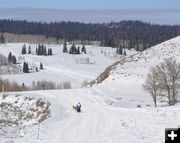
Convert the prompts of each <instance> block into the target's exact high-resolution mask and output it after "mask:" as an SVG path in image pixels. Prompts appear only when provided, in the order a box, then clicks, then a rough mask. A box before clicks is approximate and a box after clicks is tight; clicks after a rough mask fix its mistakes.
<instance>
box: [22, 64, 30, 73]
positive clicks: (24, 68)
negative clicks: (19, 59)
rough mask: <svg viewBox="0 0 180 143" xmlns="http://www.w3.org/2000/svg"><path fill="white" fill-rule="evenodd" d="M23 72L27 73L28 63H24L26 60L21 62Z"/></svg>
mask: <svg viewBox="0 0 180 143" xmlns="http://www.w3.org/2000/svg"><path fill="white" fill-rule="evenodd" d="M23 72H24V73H29V66H28V63H26V62H24V64H23Z"/></svg>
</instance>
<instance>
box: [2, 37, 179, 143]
mask: <svg viewBox="0 0 180 143" xmlns="http://www.w3.org/2000/svg"><path fill="white" fill-rule="evenodd" d="M51 46H52V45H51ZM15 47H16V48H13V45H11V44H9V45H5V46H4V47H3V46H1V48H0V51H1V52H3V53H5V54H8V52H9V51H8V50H12V49H14V54H17V55H18V54H19V53H20V50H21V45H19V51H16V50H17V49H18V48H17V47H18V44H16V46H15ZM91 48H92V49H93V47H91ZM55 49H57V52H55V53H56V54H57V55H54V56H52V57H38V56H33V55H32V56H31V55H26V57H25V58H26V59H27V60H29V61H32V62H35V63H36V62H37V63H38V64H39V62H40V61H41V60H42V61H43V62H44V63H45V67H46V70H44V71H42V72H39V73H31V74H30V75H29V74H27V75H26V74H21V75H13V76H12V75H9V76H7V75H6V76H4V78H9V79H16V80H21V79H22V80H25V81H26V82H28V81H27V80H30V81H31V78H33V79H34V78H35V79H38V78H41V77H43V78H44V77H47V75H48V76H49V77H48V78H49V79H52V80H53V81H56V80H60V79H61V78H62V75H61V74H63V73H64V74H66V73H68V74H66V75H64V76H65V77H68V78H67V79H71V80H72V81H73V79H75V80H74V81H73V82H74V83H75V84H77V85H78V86H79V85H80V82H79V81H80V80H83V79H86V78H89V76H92V78H93V77H95V76H96V75H97V74H99V73H100V72H101V70H103V69H104V68H105V66H107V65H108V64H112V63H113V62H114V61H115V60H114V59H111V58H110V57H109V56H107V57H106V56H104V54H103V55H100V54H97V55H95V53H97V48H95V49H94V50H95V51H96V52H95V51H94V52H93V50H92V55H91V54H89V56H90V55H91V56H90V58H92V59H94V60H95V61H96V64H95V65H93V64H92V65H81V64H80V65H79V64H77V65H76V66H74V63H76V62H75V61H76V58H77V56H71V57H69V56H67V55H65V54H63V53H61V54H58V53H59V52H60V51H61V50H62V49H59V46H57V47H56V48H55ZM107 50H109V49H107ZM110 50H112V49H110ZM98 51H99V53H100V52H101V49H98ZM111 52H112V54H113V52H115V51H110V53H111ZM107 53H108V52H107ZM112 54H110V55H112ZM179 55H180V37H177V38H174V39H172V40H169V41H167V42H165V43H162V44H159V45H157V46H155V47H152V48H151V49H148V50H147V51H144V52H142V53H137V54H134V55H131V56H127V58H126V59H125V62H124V64H122V65H118V66H116V68H115V69H114V70H113V71H111V74H110V76H109V77H108V78H107V79H105V80H104V81H103V82H102V83H100V84H96V85H94V86H93V87H91V88H78V89H70V90H48V91H31V92H20V93H18V94H20V95H21V96H27V97H28V96H29V97H37V98H40V97H41V98H42V99H46V100H48V101H49V102H50V103H51V106H50V108H51V111H52V114H51V117H50V118H48V119H47V120H46V121H44V122H43V123H42V124H40V135H39V138H37V132H38V131H37V130H38V126H37V125H34V124H29V125H26V124H24V125H22V126H21V127H17V128H15V129H17V131H18V132H17V131H16V130H14V129H13V130H12V131H13V132H14V133H13V132H12V133H11V136H7V135H6V136H1V138H0V143H9V142H13V143H72V142H73V143H132V142H133V143H164V132H165V128H168V127H170V128H176V127H178V126H180V122H179V119H180V108H179V107H180V105H179V104H177V105H176V106H174V107H173V106H171V107H169V106H164V107H158V108H156V109H155V108H153V107H152V106H151V107H149V105H151V104H152V101H151V100H152V99H151V97H150V96H149V95H148V94H147V93H146V92H145V91H144V90H143V89H142V84H143V82H144V80H145V77H146V74H147V73H148V71H149V69H150V68H151V67H152V66H154V65H156V64H158V63H159V62H161V61H162V60H163V59H164V58H167V57H174V58H176V59H177V60H178V61H179V60H180V58H179V57H180V56H179ZM59 56H62V57H63V58H59ZM82 56H85V55H81V57H82ZM64 59H67V61H68V62H66V63H64V61H66V60H64ZM98 59H99V60H98ZM56 61H58V62H56ZM58 63H61V64H58ZM92 66H93V68H94V70H93V68H92ZM60 67H61V68H62V69H61V68H60ZM77 73H78V75H77ZM79 73H80V74H79ZM64 76H63V77H64ZM77 76H78V77H77ZM77 78H78V79H77ZM9 94H12V95H14V94H17V93H9ZM77 102H81V104H82V113H76V112H75V111H74V110H73V109H72V106H73V105H75V104H76V103H77ZM137 105H141V106H142V107H143V108H134V107H137ZM147 105H148V107H146V106H147ZM116 106H118V108H117V107H116ZM144 107H146V108H144ZM9 128H10V129H9ZM6 129H7V131H9V130H11V127H6ZM0 130H1V129H0ZM7 133H9V132H7ZM7 133H6V134H7ZM14 134H17V135H16V136H15V135H14Z"/></svg>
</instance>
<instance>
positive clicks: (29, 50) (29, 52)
mask: <svg viewBox="0 0 180 143" xmlns="http://www.w3.org/2000/svg"><path fill="white" fill-rule="evenodd" d="M28 54H31V46H30V45H29V49H28Z"/></svg>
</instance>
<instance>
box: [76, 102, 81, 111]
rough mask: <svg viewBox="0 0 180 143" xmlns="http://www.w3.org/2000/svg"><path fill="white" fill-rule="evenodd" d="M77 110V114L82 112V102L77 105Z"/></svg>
mask: <svg viewBox="0 0 180 143" xmlns="http://www.w3.org/2000/svg"><path fill="white" fill-rule="evenodd" d="M76 109H77V112H81V103H80V102H79V103H78V104H77V105H76Z"/></svg>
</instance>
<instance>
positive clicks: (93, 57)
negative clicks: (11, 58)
mask: <svg viewBox="0 0 180 143" xmlns="http://www.w3.org/2000/svg"><path fill="white" fill-rule="evenodd" d="M22 45H24V44H23V43H11V44H1V45H0V53H2V54H3V55H5V56H6V57H7V56H8V54H9V52H12V54H13V55H15V56H16V57H17V60H18V62H21V63H22V62H23V61H26V62H28V63H29V64H30V65H35V66H37V67H39V65H40V63H41V62H42V63H43V66H44V68H45V70H43V71H41V72H38V73H36V72H33V73H30V74H17V75H11V76H9V75H4V76H2V77H3V78H5V79H10V80H15V81H17V82H19V83H20V84H22V83H23V82H24V83H25V84H26V85H28V86H30V85H32V82H33V81H37V80H48V81H53V82H57V83H59V82H63V81H71V82H72V86H73V87H74V88H77V87H81V84H82V82H83V81H84V80H88V81H91V80H93V79H94V78H96V77H97V75H98V74H99V73H100V72H102V71H103V70H104V69H105V68H106V67H107V66H108V65H110V64H112V63H113V62H115V61H116V60H117V59H118V57H116V56H115V50H116V49H113V48H110V47H96V46H86V50H87V54H80V55H69V54H66V53H63V52H62V51H63V46H62V45H46V47H47V49H48V48H52V52H53V54H54V55H53V56H36V55H34V54H33V55H28V54H26V55H21V49H22ZM29 45H31V49H32V53H35V49H36V46H37V44H26V47H27V48H26V50H27V51H28V46H29ZM70 46H71V45H68V49H69V48H70ZM77 46H78V45H77ZM80 47H82V45H80ZM101 51H103V53H101ZM86 58H89V60H90V63H89V64H81V63H80V61H81V59H86Z"/></svg>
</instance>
